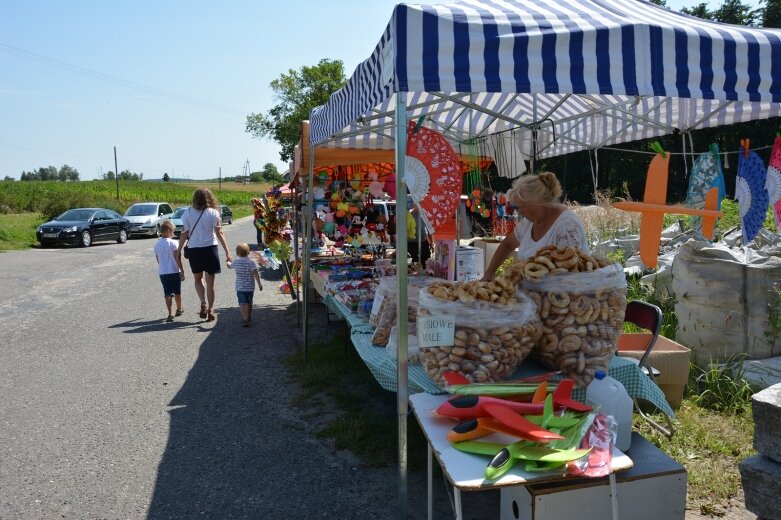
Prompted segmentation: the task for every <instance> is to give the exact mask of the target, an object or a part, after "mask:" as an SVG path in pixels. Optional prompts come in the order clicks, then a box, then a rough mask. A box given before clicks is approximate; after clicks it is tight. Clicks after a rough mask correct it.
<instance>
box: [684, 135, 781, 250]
mask: <svg viewBox="0 0 781 520" xmlns="http://www.w3.org/2000/svg"><path fill="white" fill-rule="evenodd" d="M780 187H781V186H780ZM711 188H718V190H719V196H718V204H717V206H716V209H717V210H718V209H721V201H722V200H724V192H725V189H724V172H723V170H722V169H721V159H720V158H719V147H718V146H717V145H715V144H712V145H711V149H710V151H709V152H705V153H703V154H702V155H700V156H699V157H698V158H697V160H696V161H695V162H694V167H693V168H692V172H691V177H690V178H689V191H688V193H687V195H686V205H687V206H689V207H691V208H704V207H705V195H707V193H708V192H709V191H710V190H711ZM689 225H690V226H691V228H692V229H693V230H695V231H697V233H699V234H700V235H702V216H700V215H690V216H689Z"/></svg>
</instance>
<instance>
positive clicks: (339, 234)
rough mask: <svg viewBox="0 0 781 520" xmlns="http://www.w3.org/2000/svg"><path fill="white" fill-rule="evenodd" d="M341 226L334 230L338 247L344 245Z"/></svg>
mask: <svg viewBox="0 0 781 520" xmlns="http://www.w3.org/2000/svg"><path fill="white" fill-rule="evenodd" d="M339 229H340V228H336V230H335V231H334V245H335V246H336V247H342V246H343V245H344V235H342V232H341V231H339Z"/></svg>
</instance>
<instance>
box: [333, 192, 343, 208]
mask: <svg viewBox="0 0 781 520" xmlns="http://www.w3.org/2000/svg"><path fill="white" fill-rule="evenodd" d="M341 201H342V196H341V195H339V192H338V191H336V190H334V191H333V192H332V193H331V208H332V209H336V208H337V207H338V206H339V203H340V202H341Z"/></svg>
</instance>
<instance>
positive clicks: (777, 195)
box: [765, 135, 781, 231]
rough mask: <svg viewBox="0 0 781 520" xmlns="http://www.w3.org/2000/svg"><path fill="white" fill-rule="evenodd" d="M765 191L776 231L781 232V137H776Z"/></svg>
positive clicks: (768, 166)
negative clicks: (774, 220) (771, 209)
mask: <svg viewBox="0 0 781 520" xmlns="http://www.w3.org/2000/svg"><path fill="white" fill-rule="evenodd" d="M765 189H766V190H767V194H768V198H769V203H770V207H771V208H773V216H774V217H775V219H776V231H778V230H781V135H779V136H777V137H776V142H775V144H773V151H772V152H771V153H770V163H769V164H768V165H767V180H766V181H765Z"/></svg>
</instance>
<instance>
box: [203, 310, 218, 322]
mask: <svg viewBox="0 0 781 520" xmlns="http://www.w3.org/2000/svg"><path fill="white" fill-rule="evenodd" d="M216 319H217V316H215V315H214V312H213V311H209V313H208V317H207V318H206V321H214V320H216Z"/></svg>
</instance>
